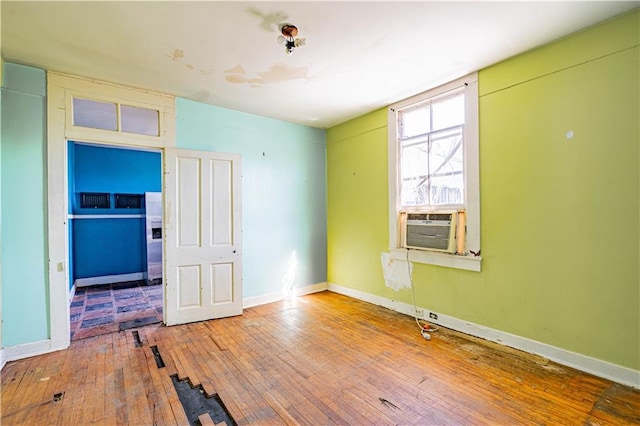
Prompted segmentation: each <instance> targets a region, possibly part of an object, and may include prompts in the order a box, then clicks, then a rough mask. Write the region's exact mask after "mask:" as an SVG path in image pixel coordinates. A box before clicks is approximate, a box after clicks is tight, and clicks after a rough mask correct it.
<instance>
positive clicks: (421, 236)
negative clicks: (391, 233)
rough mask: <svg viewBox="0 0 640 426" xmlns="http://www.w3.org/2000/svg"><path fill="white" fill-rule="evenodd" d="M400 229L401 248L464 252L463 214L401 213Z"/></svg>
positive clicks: (456, 212)
mask: <svg viewBox="0 0 640 426" xmlns="http://www.w3.org/2000/svg"><path fill="white" fill-rule="evenodd" d="M400 227H401V228H400V233H401V235H400V237H401V243H402V247H403V248H412V249H418V250H432V251H439V252H444V253H462V252H463V251H464V212H458V211H452V212H438V213H409V212H401V213H400ZM459 243H460V244H459Z"/></svg>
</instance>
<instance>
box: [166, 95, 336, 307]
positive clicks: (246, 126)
mask: <svg viewBox="0 0 640 426" xmlns="http://www.w3.org/2000/svg"><path fill="white" fill-rule="evenodd" d="M176 110H177V112H176V114H177V118H176V131H177V145H178V148H185V149H196V150H201V151H216V152H231V153H240V154H242V168H243V169H242V215H243V220H242V231H243V233H242V234H243V260H242V262H243V269H242V271H243V296H244V297H245V298H246V297H252V296H261V295H267V294H273V293H281V292H282V291H283V279H284V278H285V276H286V275H287V272H294V273H295V280H294V285H295V286H298V287H299V286H305V285H310V284H316V283H322V282H326V280H327V220H326V185H325V167H326V162H325V138H324V135H325V132H324V130H321V129H316V128H312V127H307V126H302V125H298V124H292V123H287V122H284V121H279V120H274V119H270V118H264V117H258V116H255V115H252V114H246V113H242V112H237V111H232V110H228V109H225V108H220V107H215V106H211V105H206V104H201V103H197V102H193V101H189V100H186V99H180V98H178V99H177V100H176ZM294 252H295V259H296V262H295V268H290V265H291V264H292V263H293V262H292V260H291V259H292V257H293V254H294ZM290 269H291V271H289V270H290Z"/></svg>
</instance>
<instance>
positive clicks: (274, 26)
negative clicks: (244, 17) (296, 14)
mask: <svg viewBox="0 0 640 426" xmlns="http://www.w3.org/2000/svg"><path fill="white" fill-rule="evenodd" d="M247 13H248V14H250V15H254V16H257V17H258V18H260V19H261V21H260V28H262V29H263V30H265V31H269V32H273V31H279V30H280V24H282V23H283V22H284V21H286V20H287V18H288V17H289V15H287V14H286V13H284V12H282V11H278V12H271V13H263V12H261V11H259V10H258V9H256V8H255V7H248V8H247Z"/></svg>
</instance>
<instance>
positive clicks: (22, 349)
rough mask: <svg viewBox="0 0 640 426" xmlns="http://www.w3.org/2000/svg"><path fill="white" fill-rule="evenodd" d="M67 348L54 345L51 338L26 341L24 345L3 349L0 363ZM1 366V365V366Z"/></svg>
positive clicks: (3, 363)
mask: <svg viewBox="0 0 640 426" xmlns="http://www.w3.org/2000/svg"><path fill="white" fill-rule="evenodd" d="M62 349H65V348H64V347H61V348H58V347H53V346H52V341H51V340H50V339H47V340H40V341H38V342H32V343H25V344H23V345H15V346H7V347H6V348H3V349H2V351H1V352H2V354H1V356H0V358H1V359H0V365H2V367H4V365H5V364H6V363H7V362H9V361H16V360H19V359H23V358H28V357H31V356H36V355H42V354H46V353H49V352H55V351H59V350H62ZM0 368H1V367H0Z"/></svg>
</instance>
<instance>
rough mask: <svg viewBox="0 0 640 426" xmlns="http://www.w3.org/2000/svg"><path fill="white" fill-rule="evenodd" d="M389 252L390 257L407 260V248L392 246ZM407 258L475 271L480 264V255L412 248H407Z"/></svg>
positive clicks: (418, 261)
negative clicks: (458, 254) (463, 254)
mask: <svg viewBox="0 0 640 426" xmlns="http://www.w3.org/2000/svg"><path fill="white" fill-rule="evenodd" d="M389 253H390V254H391V258H392V259H396V260H407V249H401V248H392V249H389ZM409 260H410V261H411V262H417V263H425V264H427V265H436V266H444V267H445V268H454V269H464V270H467V271H475V272H480V270H481V266H482V257H481V256H478V257H475V256H457V255H454V254H447V253H438V252H433V251H426V250H414V249H409Z"/></svg>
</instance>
